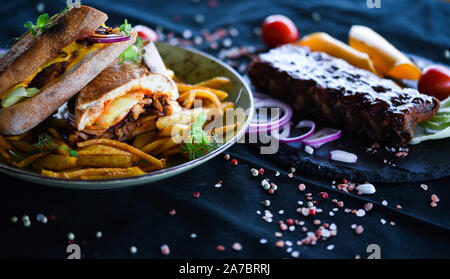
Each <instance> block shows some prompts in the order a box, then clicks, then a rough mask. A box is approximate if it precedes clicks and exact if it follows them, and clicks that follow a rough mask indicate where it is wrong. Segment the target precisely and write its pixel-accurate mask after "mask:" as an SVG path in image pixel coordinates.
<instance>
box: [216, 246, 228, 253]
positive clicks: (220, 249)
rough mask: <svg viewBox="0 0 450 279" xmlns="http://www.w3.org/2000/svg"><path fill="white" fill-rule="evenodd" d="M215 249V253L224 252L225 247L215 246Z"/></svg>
mask: <svg viewBox="0 0 450 279" xmlns="http://www.w3.org/2000/svg"><path fill="white" fill-rule="evenodd" d="M216 249H217V251H219V252H223V251H225V250H226V248H225V246H223V245H217V246H216Z"/></svg>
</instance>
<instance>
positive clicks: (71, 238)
mask: <svg viewBox="0 0 450 279" xmlns="http://www.w3.org/2000/svg"><path fill="white" fill-rule="evenodd" d="M67 239H68V240H74V239H75V235H74V234H73V233H68V234H67Z"/></svg>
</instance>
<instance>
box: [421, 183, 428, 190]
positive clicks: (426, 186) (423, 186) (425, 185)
mask: <svg viewBox="0 0 450 279" xmlns="http://www.w3.org/2000/svg"><path fill="white" fill-rule="evenodd" d="M420 187H421V188H422V189H423V190H424V191H426V190H428V185H427V184H420Z"/></svg>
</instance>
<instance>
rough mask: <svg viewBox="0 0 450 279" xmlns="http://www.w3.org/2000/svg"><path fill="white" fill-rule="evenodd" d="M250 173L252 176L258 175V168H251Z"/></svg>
mask: <svg viewBox="0 0 450 279" xmlns="http://www.w3.org/2000/svg"><path fill="white" fill-rule="evenodd" d="M250 173H251V174H252V176H258V174H259V172H258V170H257V169H253V168H252V169H251V170H250Z"/></svg>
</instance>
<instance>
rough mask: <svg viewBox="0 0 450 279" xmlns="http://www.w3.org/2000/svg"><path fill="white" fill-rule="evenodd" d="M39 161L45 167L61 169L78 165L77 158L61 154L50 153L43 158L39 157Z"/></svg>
mask: <svg viewBox="0 0 450 279" xmlns="http://www.w3.org/2000/svg"><path fill="white" fill-rule="evenodd" d="M37 163H38V164H39V165H40V166H42V168H44V169H50V170H56V171H61V170H67V169H71V168H74V167H76V166H77V158H76V157H68V156H64V155H60V154H48V155H47V156H45V157H43V158H39V161H37Z"/></svg>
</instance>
